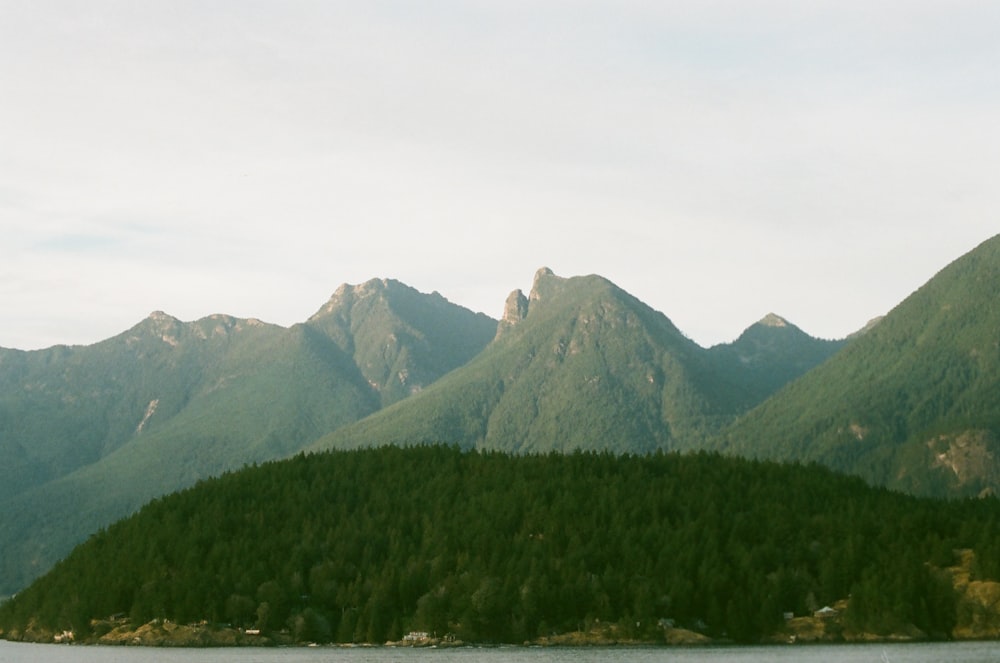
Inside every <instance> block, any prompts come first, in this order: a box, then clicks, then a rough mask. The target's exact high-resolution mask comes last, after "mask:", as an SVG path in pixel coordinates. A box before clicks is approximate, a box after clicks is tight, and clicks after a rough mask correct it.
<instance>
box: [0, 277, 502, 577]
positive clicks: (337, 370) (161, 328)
mask: <svg viewBox="0 0 1000 663" xmlns="http://www.w3.org/2000/svg"><path fill="white" fill-rule="evenodd" d="M495 333H496V321H495V320H492V319H490V318H488V317H487V316H485V315H481V314H476V313H473V312H472V311H469V310H467V309H464V308H462V307H459V306H456V305H454V304H451V303H449V302H448V301H447V300H446V299H444V298H443V297H441V296H440V295H437V294H431V295H425V294H422V293H419V292H417V291H416V290H413V289H412V288H408V287H407V286H404V285H403V284H401V283H398V282H395V281H388V280H387V281H382V280H373V281H369V282H368V283H365V284H362V285H359V286H346V285H345V286H342V287H340V288H339V289H338V290H337V291H336V292H335V293H334V295H333V296H332V297H331V299H330V301H329V302H328V303H327V304H326V305H324V306H323V307H322V308H321V309H320V310H319V311H318V312H317V313H316V314H315V315H313V316H312V317H311V318H310V319H309V321H308V322H307V323H305V324H298V325H294V326H292V327H291V328H288V329H285V328H282V327H278V326H276V325H268V324H265V323H262V322H260V321H257V320H242V319H238V318H233V317H230V316H224V315H214V316H209V317H207V318H203V319H201V320H197V321H194V322H182V321H180V320H177V319H176V318H173V317H171V316H169V315H167V314H164V313H160V312H157V313H154V314H152V315H150V316H149V317H148V318H147V319H146V320H143V321H142V322H140V323H139V324H138V325H136V326H135V327H133V328H132V329H130V330H128V331H126V332H124V333H122V334H119V335H118V336H115V337H113V338H111V339H108V340H106V341H103V342H101V343H98V344H95V345H92V346H86V347H55V348H50V349H48V350H39V351H33V352H20V351H14V350H0V454H2V456H3V459H4V462H3V463H2V464H0V595H5V594H8V593H11V592H14V591H17V590H18V589H20V588H22V587H24V586H25V585H27V583H28V582H29V581H30V580H31V579H32V578H34V577H36V576H37V575H38V574H40V573H41V572H43V571H45V570H46V569H48V568H49V566H50V565H51V564H52V563H54V562H55V561H56V560H57V559H59V558H60V557H62V556H64V555H65V554H67V553H68V552H69V551H70V550H71V549H72V547H73V546H74V545H76V544H77V543H79V542H80V541H82V540H84V539H85V538H86V537H87V536H88V535H89V534H90V533H92V532H93V531H94V530H95V529H97V528H98V527H100V526H102V525H107V524H109V523H111V522H113V521H114V520H116V519H117V518H119V517H121V516H124V515H126V514H128V513H131V512H133V511H135V510H136V509H137V508H139V507H140V506H141V505H142V504H144V503H145V502H147V501H148V500H150V499H152V498H153V497H156V496H158V495H162V494H164V493H168V492H171V491H174V490H177V489H179V488H183V487H186V486H190V485H191V484H193V483H194V482H195V481H197V480H198V479H201V478H205V477H208V476H212V475H215V474H219V473H221V472H223V471H225V470H230V469H236V468H239V467H242V466H244V465H245V464H247V463H251V462H259V461H264V460H270V459H276V458H285V457H288V456H290V455H292V454H294V453H296V452H298V451H300V450H301V449H302V448H303V447H305V446H306V445H308V444H309V443H311V442H313V441H314V440H315V439H317V438H318V437H320V436H322V435H324V434H325V433H328V432H329V431H331V430H334V429H336V428H339V427H341V426H343V425H345V424H348V423H351V422H353V421H356V420H358V419H360V418H362V417H364V416H366V415H369V414H371V413H372V412H375V411H376V410H378V409H379V408H380V407H382V406H383V405H384V404H388V403H392V402H395V401H396V400H399V399H401V398H405V397H406V396H407V395H409V394H410V393H411V392H414V391H419V390H420V389H421V388H422V387H423V386H424V385H425V384H428V383H430V382H433V381H434V380H435V379H437V378H438V377H440V376H441V375H443V374H444V373H447V372H448V371H450V370H451V369H453V368H455V367H457V366H459V365H461V364H463V363H465V362H466V361H468V360H469V359H470V358H471V357H472V356H474V355H475V354H477V353H478V352H479V351H480V350H481V349H482V348H483V347H485V346H486V344H487V343H488V342H489V341H490V340H492V338H493V336H494V334H495Z"/></svg>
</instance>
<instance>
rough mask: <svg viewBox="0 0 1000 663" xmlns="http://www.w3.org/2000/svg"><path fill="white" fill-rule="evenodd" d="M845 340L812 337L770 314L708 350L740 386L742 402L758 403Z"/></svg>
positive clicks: (821, 359)
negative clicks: (730, 340)
mask: <svg viewBox="0 0 1000 663" xmlns="http://www.w3.org/2000/svg"><path fill="white" fill-rule="evenodd" d="M845 344H846V341H845V340H836V341H828V340H824V339H819V338H814V337H812V336H810V335H808V334H806V333H805V332H804V331H802V330H801V329H799V328H798V327H796V326H795V325H793V324H792V323H790V322H789V321H787V320H785V319H784V318H782V317H781V316H779V315H776V314H774V313H769V314H767V315H766V316H764V318H762V319H761V320H760V321H759V322H757V323H755V324H753V325H751V326H750V327H748V328H747V329H746V330H745V331H744V332H743V333H742V334H740V337H739V338H737V339H736V340H735V341H733V342H732V343H727V344H723V345H716V346H713V347H712V348H710V349H709V352H710V353H711V355H712V356H713V357H714V358H715V360H716V361H717V362H718V365H719V367H720V370H723V371H725V372H727V373H728V374H729V375H730V376H731V379H732V380H733V381H735V382H736V383H738V384H739V385H741V387H742V391H743V394H744V398H745V400H744V402H743V403H742V405H745V406H753V405H757V404H758V403H760V402H761V401H763V400H764V399H765V398H767V397H768V396H770V395H771V394H773V393H774V392H775V391H777V390H778V389H779V388H781V387H782V386H784V385H785V384H786V383H788V382H789V381H791V380H793V379H795V378H797V377H799V376H801V375H803V374H805V373H806V372H807V371H809V370H810V369H812V368H813V367H815V366H818V365H819V364H821V363H823V362H824V361H826V360H827V359H828V358H829V357H830V356H832V355H833V354H834V353H835V352H837V351H838V350H839V349H840V348H842V347H843V346H844V345H845Z"/></svg>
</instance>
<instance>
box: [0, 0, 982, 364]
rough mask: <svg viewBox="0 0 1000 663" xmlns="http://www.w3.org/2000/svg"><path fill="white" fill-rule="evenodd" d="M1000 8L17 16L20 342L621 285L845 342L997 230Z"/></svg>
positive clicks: (930, 5) (222, 3)
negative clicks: (155, 324) (351, 302)
mask: <svg viewBox="0 0 1000 663" xmlns="http://www.w3.org/2000/svg"><path fill="white" fill-rule="evenodd" d="M998 34H1000V3H997V2H993V1H991V0H984V1H982V2H969V1H962V0H947V1H945V0H941V1H936V2H922V1H920V0H889V1H880V2H872V1H871V0H865V1H852V0H839V1H829V2H826V1H809V2H802V1H801V0H788V1H777V0H775V1H770V2H768V1H756V0H731V1H724V0H723V1H715V2H713V1H711V0H685V1H677V2H670V1H668V0H659V1H655V0H650V1H639V0H614V1H608V2H568V1H546V0H533V1H531V2H522V1H519V0H497V1H495V2H494V1H488V0H478V1H467V2H460V1H441V2H406V1H399V2H380V1H377V0H376V1H371V0H365V1H364V2H347V1H344V2H338V1H336V0H314V1H306V0H303V1H296V0H292V1H288V2H286V1H279V0H270V1H263V0H215V1H213V0H190V1H188V0H169V1H167V0H164V1H157V0H151V1H144V2H134V1H133V0H122V1H120V2H112V1H108V0H88V1H86V2H82V1H69V0H66V1H46V0H24V1H20V0H0V237H2V241H0V346H4V347H15V348H21V349H34V348H40V347H46V346H49V345H53V344H56V343H67V344H89V343H93V342H96V341H99V340H102V339H104V338H107V337H110V336H113V335H115V334H118V333H120V332H122V331H124V330H126V329H128V328H129V327H131V326H132V325H134V324H136V323H137V322H139V321H140V320H141V319H143V318H144V317H146V316H147V315H148V314H149V313H150V312H151V311H153V310H164V311H166V312H168V313H170V314H172V315H175V316H177V317H179V318H181V319H182V320H193V319H197V318H200V317H202V316H205V315H209V314H212V313H229V314H232V315H236V316H240V317H258V318H261V319H263V320H265V321H268V322H274V323H278V324H282V325H290V324H293V323H295V322H300V321H303V320H305V319H306V318H307V317H308V316H309V315H311V314H312V313H313V312H314V311H316V310H317V309H318V308H319V307H320V306H321V305H322V304H323V303H324V302H325V301H326V299H327V298H328V297H329V295H330V294H331V293H332V292H333V291H334V290H335V289H336V287H337V286H338V285H339V284H341V283H344V282H347V283H360V282H363V281H366V280H368V279H369V278H374V277H389V278H395V279H398V280H401V281H403V282H404V283H407V284H409V285H411V286H413V287H415V288H417V289H418V290H421V291H423V292H431V291H434V290H437V291H439V292H440V293H441V294H443V295H444V296H445V297H447V298H448V299H450V300H451V301H453V302H455V303H457V304H461V305H463V306H467V307H469V308H471V309H474V310H477V311H482V312H484V313H487V314H489V315H491V316H493V317H499V316H500V314H501V313H502V310H503V301H504V298H505V297H506V295H507V294H508V293H509V292H510V291H511V290H513V289H514V288H522V289H528V288H530V286H531V280H532V276H533V274H534V272H535V270H536V269H538V268H539V267H541V266H548V267H550V268H552V269H553V270H554V271H555V272H556V273H557V274H560V275H563V276H571V275H577V274H591V273H596V274H601V275H602V276H605V277H607V278H609V279H610V280H612V281H614V282H615V283H617V284H618V285H620V286H621V287H623V288H624V289H626V290H628V291H629V292H631V293H632V294H634V295H636V296H637V297H639V298H640V299H642V300H643V301H645V302H647V303H648V304H650V305H651V306H653V307H654V308H656V309H658V310H660V311H662V312H663V313H665V314H666V315H667V316H668V317H670V318H671V320H673V322H674V323H675V324H676V325H677V326H678V327H680V328H681V329H682V330H683V331H684V332H685V333H687V334H688V335H689V336H690V337H691V338H693V339H694V340H695V341H697V342H699V343H700V344H702V345H705V346H708V345H711V344H714V343H718V342H723V341H728V340H731V339H733V338H735V337H736V336H737V335H738V334H739V333H740V332H741V331H742V330H743V329H744V328H745V327H747V326H748V325H750V324H751V323H753V322H754V321H755V320H757V319H759V318H761V317H763V316H764V315H765V314H766V313H768V312H770V311H774V312H776V313H778V314H780V315H783V316H784V317H786V318H788V319H789V320H791V321H792V322H793V323H795V324H797V325H798V326H800V327H802V328H803V329H804V330H805V331H807V332H809V333H811V334H813V335H816V336H822V337H827V338H830V337H842V336H845V335H847V334H848V333H850V332H852V331H855V330H856V329H858V328H859V327H861V326H862V325H864V323H865V322H866V321H867V320H868V319H869V318H871V317H874V316H876V315H879V314H882V313H885V312H887V311H888V310H889V309H890V308H892V307H893V306H894V305H896V304H897V303H898V302H899V301H901V300H902V299H903V298H904V297H905V296H907V295H908V294H909V293H910V292H912V291H913V290H915V289H916V288H918V287H919V286H921V285H922V284H923V283H924V282H926V281H927V280H928V279H929V278H931V277H932V276H933V275H934V274H935V273H936V272H937V271H938V270H940V269H941V268H942V267H944V266H945V265H946V264H947V263H949V262H951V261H952V260H954V259H955V258H957V257H959V256H960V255H962V254H963V253H965V252H967V251H969V250H971V249H972V248H974V247H975V246H976V245H977V244H979V243H980V242H982V241H984V240H986V239H987V238H989V237H990V236H992V235H994V234H996V233H997V232H1000V224H998V223H997V210H998V209H1000V184H998V175H1000V39H998V38H997V35H998Z"/></svg>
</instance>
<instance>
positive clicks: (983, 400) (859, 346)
mask: <svg viewBox="0 0 1000 663" xmlns="http://www.w3.org/2000/svg"><path fill="white" fill-rule="evenodd" d="M718 446H719V448H721V449H724V450H725V451H727V452H729V453H735V454H741V455H747V456H754V457H759V458H770V459H777V460H802V461H818V462H821V463H824V464H826V465H828V466H830V467H832V468H834V469H836V470H839V471H843V472H849V473H852V474H857V475H859V476H862V477H864V478H865V479H867V480H868V481H871V482H873V483H876V484H881V485H886V486H890V487H893V488H899V489H902V490H906V491H911V492H914V493H918V494H932V495H978V494H981V493H983V492H996V491H997V490H1000V236H998V237H994V238H993V239H990V240H988V241H986V242H984V243H983V244H981V245H980V246H979V247H977V248H976V249H974V250H973V251H971V252H970V253H968V254H966V255H965V256H963V257H961V258H959V259H958V260H956V261H955V262H953V263H952V264H950V265H948V266H947V267H946V268H945V269H943V270H942V271H941V272H940V273H938V274H937V275H936V276H935V277H934V278H933V279H931V280H930V281H929V282H928V283H927V284H926V285H924V286H923V287H922V288H920V289H919V290H917V291H916V292H914V293H913V294H912V295H911V296H910V297H908V298H907V299H906V300H905V301H903V302H902V303H901V304H899V306H897V307H896V308H895V309H893V310H892V311H891V312H890V313H889V314H888V315H887V316H885V317H884V318H883V319H882V320H881V321H880V322H879V323H878V324H877V325H875V326H874V327H873V328H871V329H870V330H869V331H868V332H867V333H865V334H863V335H862V336H860V337H858V338H856V339H855V340H853V341H852V342H851V343H850V344H849V345H848V346H847V347H846V348H844V350H843V351H841V352H840V353H838V354H837V355H836V356H835V357H833V358H831V359H830V360H829V361H828V362H826V363H824V364H823V365H821V366H819V367H818V368H816V369H815V370H813V371H811V372H809V373H808V374H807V375H805V376H804V377H803V378H801V379H800V380H797V381H795V382H793V383H792V384H790V385H789V386H788V387H786V388H785V389H783V390H782V391H780V392H778V393H777V394H776V395H774V396H773V397H772V398H770V399H769V400H767V401H766V402H765V403H764V404H762V405H761V406H760V407H758V408H756V409H755V410H753V411H752V412H750V413H749V414H747V415H746V416H745V417H743V418H741V419H740V420H739V421H737V422H736V423H735V424H733V425H732V427H731V428H730V429H728V430H727V431H726V432H725V435H724V436H723V437H722V438H721V441H720V443H719V445H718Z"/></svg>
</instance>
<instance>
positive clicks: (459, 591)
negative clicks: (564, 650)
mask: <svg viewBox="0 0 1000 663" xmlns="http://www.w3.org/2000/svg"><path fill="white" fill-rule="evenodd" d="M956 549H962V550H968V551H970V552H968V553H962V560H964V562H963V563H965V577H964V579H963V582H964V583H965V585H966V586H967V587H968V586H971V585H973V584H975V583H984V582H987V581H993V580H996V579H997V577H998V572H1000V567H998V564H1000V505H998V504H997V502H996V500H994V499H988V500H981V501H951V502H945V501H933V500H926V499H918V498H914V497H908V496H904V495H902V494H898V493H891V492H889V491H885V490H880V489H875V488H872V487H869V486H867V485H865V484H864V483H863V482H862V481H861V480H859V479H857V478H849V477H844V476H840V475H836V474H834V473H833V472H831V471H829V470H826V469H824V468H820V467H819V466H815V465H813V466H808V467H792V466H782V465H777V464H771V463H765V462H754V461H747V460H741V459H735V458H724V457H720V456H714V455H709V454H703V453H699V454H686V455H679V454H652V455H648V456H621V455H615V454H610V453H601V454H596V453H576V454H565V455H564V454H557V453H554V454H545V455H529V456H510V455H505V454H500V453H476V452H465V453H463V452H460V451H459V450H457V449H454V448H445V447H414V448H410V449H399V448H394V447H383V448H379V449H368V450H360V451H351V452H334V453H329V454H318V455H314V456H302V455H300V456H298V457H296V458H294V459H290V460H286V461H280V462H272V463H268V464H265V465H262V466H259V467H253V468H246V469H244V470H241V471H239V472H236V473H231V474H227V475H225V476H222V477H220V478H217V479H211V480H206V481H204V482H201V483H199V484H198V485H197V486H195V487H193V488H191V489H188V490H185V491H183V492H180V493H176V494H173V495H170V496H167V497H163V498H160V499H157V500H155V501H154V502H152V503H150V504H149V505H147V506H146V507H144V508H143V509H142V510H141V511H140V512H139V513H137V514H135V515H133V516H132V517H129V518H128V519H125V520H123V521H120V522H118V523H116V524H114V525H112V526H111V527H109V528H107V529H106V530H103V531H101V532H99V533H97V534H95V535H94V536H93V537H91V538H90V540H88V541H87V542H86V543H85V544H83V545H81V546H79V547H78V548H77V549H76V550H75V551H74V552H73V553H72V554H71V555H70V556H69V557H68V558H67V559H65V560H64V561H62V562H60V563H59V564H58V565H57V566H56V567H55V568H54V569H53V570H52V571H50V572H49V573H48V574H46V575H45V576H43V577H42V578H40V579H39V580H38V581H36V582H35V583H34V584H33V585H32V586H31V587H29V588H28V589H26V590H25V591H23V592H20V593H19V594H18V595H17V596H16V597H15V598H14V599H12V600H11V601H9V602H7V603H4V604H2V605H0V632H2V635H3V636H5V637H8V638H42V639H45V638H49V639H51V636H52V634H53V633H62V632H63V631H65V630H72V631H74V635H75V637H76V639H77V640H86V639H90V638H97V637H100V636H102V635H104V634H105V633H107V632H108V631H109V630H110V629H112V628H115V629H119V630H124V631H127V630H128V629H127V628H124V626H123V624H122V622H123V620H122V619H121V618H117V621H111V620H109V618H111V617H112V616H114V615H125V616H126V617H125V619H127V620H129V621H130V622H131V629H132V630H135V629H138V628H139V627H140V626H141V625H143V624H146V623H147V622H149V621H150V620H154V619H156V620H161V621H158V622H156V623H158V624H165V623H166V622H163V621H162V620H170V622H171V623H177V624H190V623H195V622H199V621H201V620H206V621H208V622H209V623H219V622H228V623H231V624H232V625H234V626H237V627H245V628H256V629H260V630H261V631H262V632H263V635H264V636H268V635H270V634H275V633H278V632H280V631H283V630H285V629H287V630H288V632H289V634H290V637H292V638H293V639H295V640H297V641H320V642H325V641H338V642H371V643H383V642H385V641H386V640H399V639H400V638H401V637H402V636H403V635H404V634H406V633H407V632H410V631H425V632H428V633H437V634H438V635H439V636H445V635H446V634H451V635H453V636H455V637H457V638H460V639H462V640H465V641H467V642H513V643H521V642H524V641H526V640H532V639H534V638H538V637H540V636H550V635H552V634H559V633H568V632H574V631H579V630H590V629H592V628H595V627H598V625H605V626H602V627H599V628H610V629H612V630H613V632H614V635H615V637H616V638H618V639H619V640H630V639H631V640H645V641H659V642H663V641H664V639H665V638H666V637H667V634H666V633H665V632H664V628H665V627H668V628H670V629H672V628H674V627H676V628H686V629H690V630H694V631H699V632H701V633H703V634H705V635H707V636H708V637H711V638H724V639H731V640H736V641H739V642H759V641H761V640H762V639H763V638H766V637H768V636H771V635H773V634H775V633H781V632H783V631H784V629H785V628H786V626H785V624H786V618H785V617H784V615H785V613H792V614H793V615H794V616H796V617H807V616H809V617H811V616H812V615H813V614H814V612H815V611H816V610H818V609H819V608H821V607H822V606H824V605H834V604H837V605H840V606H842V610H843V614H841V616H840V618H841V623H842V624H843V631H842V633H841V635H840V637H842V638H847V639H852V638H867V637H891V636H893V635H894V634H899V633H905V634H908V637H915V638H946V637H949V636H950V635H953V634H956V633H964V634H966V635H968V634H970V633H972V634H975V633H979V632H980V631H978V630H975V629H976V628H978V627H976V626H975V625H976V624H977V623H979V624H982V623H984V622H983V621H982V618H983V615H982V614H979V613H977V609H976V608H975V606H976V605H978V603H976V602H975V601H972V602H970V603H969V605H968V606H963V605H962V601H963V599H962V598H960V596H959V595H956V593H955V589H954V587H955V586H956V583H955V582H954V581H953V579H952V574H951V573H950V572H947V571H944V570H943V569H945V568H948V567H953V566H954V565H955V564H956V563H957V560H956V554H955V551H956ZM979 587H982V588H985V587H986V585H980V586H979ZM990 587H995V584H994V585H990ZM977 591H978V590H977ZM991 591H993V590H991ZM963 592H964V593H963V595H962V596H965V597H966V599H968V597H969V592H968V591H967V590H963ZM980 593H983V592H982V591H980ZM848 596H850V597H851V598H850V601H849V602H846V603H845V602H844V601H845V599H847V597H848ZM977 596H978V594H977ZM973 598H975V597H973ZM980 612H981V611H980ZM977 615H978V617H977ZM992 619H994V621H993V622H990V623H995V618H992ZM94 620H99V621H94ZM977 620H979V621H978V622H977ZM963 628H973V629H974V630H972V631H967V630H966V631H963V630H961V629H963Z"/></svg>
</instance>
